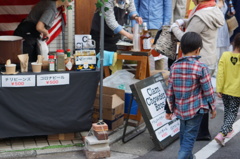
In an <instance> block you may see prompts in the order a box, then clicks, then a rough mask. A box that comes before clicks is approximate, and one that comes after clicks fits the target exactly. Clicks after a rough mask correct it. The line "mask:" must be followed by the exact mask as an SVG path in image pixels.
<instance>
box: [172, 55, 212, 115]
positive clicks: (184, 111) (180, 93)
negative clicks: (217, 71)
mask: <svg viewBox="0 0 240 159" xmlns="http://www.w3.org/2000/svg"><path fill="white" fill-rule="evenodd" d="M199 58H200V56H185V57H182V58H180V59H178V60H177V61H176V62H175V63H174V64H173V65H172V67H171V72H170V76H169V80H168V90H167V96H168V100H169V104H170V109H171V110H172V111H173V112H174V113H175V115H176V116H177V117H178V118H179V119H182V120H188V119H191V118H193V117H194V116H195V114H196V113H197V112H198V111H199V110H200V109H201V110H202V108H203V110H209V104H210V106H211V108H210V109H212V110H215V109H216V107H215V106H214V102H215V98H214V92H213V87H212V83H211V77H210V74H209V70H208V67H207V66H206V65H205V64H203V63H201V62H199V61H198V59H199Z"/></svg>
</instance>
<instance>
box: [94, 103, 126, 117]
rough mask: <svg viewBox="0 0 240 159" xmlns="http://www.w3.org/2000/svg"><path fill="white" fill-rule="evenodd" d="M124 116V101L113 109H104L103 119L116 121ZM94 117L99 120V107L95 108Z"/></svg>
mask: <svg viewBox="0 0 240 159" xmlns="http://www.w3.org/2000/svg"><path fill="white" fill-rule="evenodd" d="M123 114H124V101H121V103H120V105H117V106H116V105H115V106H114V107H113V108H103V110H102V118H103V119H105V120H115V119H117V118H119V117H120V116H122V115H123ZM93 116H94V117H95V118H99V106H94V109H93Z"/></svg>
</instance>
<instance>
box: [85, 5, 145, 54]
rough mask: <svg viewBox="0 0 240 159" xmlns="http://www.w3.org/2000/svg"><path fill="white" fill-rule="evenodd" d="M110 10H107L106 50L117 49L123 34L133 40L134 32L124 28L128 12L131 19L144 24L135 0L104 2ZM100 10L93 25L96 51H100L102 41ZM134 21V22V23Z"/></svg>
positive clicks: (105, 25)
mask: <svg viewBox="0 0 240 159" xmlns="http://www.w3.org/2000/svg"><path fill="white" fill-rule="evenodd" d="M104 7H107V8H108V10H107V11H106V12H105V18H104V19H105V22H104V50H107V51H116V50H117V46H116V43H117V42H118V40H120V39H121V35H123V36H126V37H127V38H128V39H131V40H133V34H131V33H129V32H127V31H125V30H124V29H123V27H122V26H123V25H124V21H125V18H124V17H125V15H126V12H128V13H129V17H130V19H131V20H133V21H135V22H137V23H139V24H142V18H141V17H139V16H138V13H137V11H136V7H135V5H134V0H108V2H105V3H104ZM99 14H100V13H99V11H98V12H96V13H95V14H94V17H93V20H92V26H91V32H90V34H91V35H92V39H93V40H95V41H96V53H98V52H99V50H100V48H99V43H100V29H101V25H100V21H101V20H100V19H101V18H100V15H99ZM133 21H132V23H133Z"/></svg>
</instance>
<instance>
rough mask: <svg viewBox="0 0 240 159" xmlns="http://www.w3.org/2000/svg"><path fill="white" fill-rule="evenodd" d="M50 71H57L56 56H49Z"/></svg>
mask: <svg viewBox="0 0 240 159" xmlns="http://www.w3.org/2000/svg"><path fill="white" fill-rule="evenodd" d="M48 69H49V71H55V59H54V55H49V56H48Z"/></svg>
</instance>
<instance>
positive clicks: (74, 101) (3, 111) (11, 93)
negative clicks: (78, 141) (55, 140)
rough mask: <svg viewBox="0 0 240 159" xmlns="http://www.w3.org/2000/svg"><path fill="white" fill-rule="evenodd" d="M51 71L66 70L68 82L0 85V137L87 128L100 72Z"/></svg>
mask: <svg viewBox="0 0 240 159" xmlns="http://www.w3.org/2000/svg"><path fill="white" fill-rule="evenodd" d="M53 73H54V74H56V73H70V83H69V85H59V86H41V87H37V86H35V87H21V88H12V87H10V88H7V87H0V138H6V137H20V136H37V135H49V134H57V133H69V132H79V131H87V130H89V129H90V128H91V124H92V121H91V118H92V110H93V102H94V99H95V95H96V90H97V86H98V82H99V79H100V72H99V71H70V72H53ZM26 74H27V75H32V74H34V73H26ZM40 74H51V73H50V72H42V73H40ZM35 75H37V74H35ZM1 76H4V75H1ZM1 76H0V77H1ZM0 79H1V78H0Z"/></svg>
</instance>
